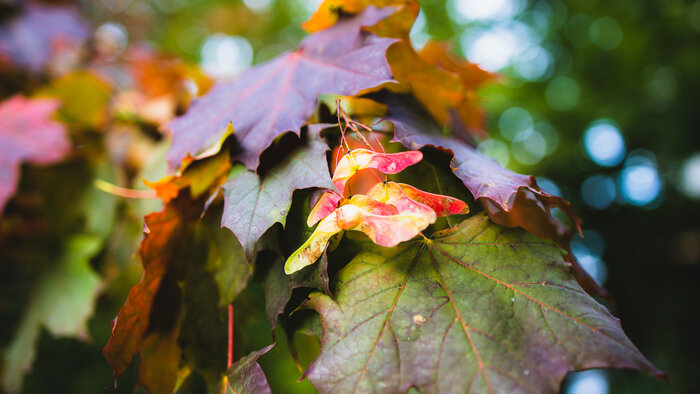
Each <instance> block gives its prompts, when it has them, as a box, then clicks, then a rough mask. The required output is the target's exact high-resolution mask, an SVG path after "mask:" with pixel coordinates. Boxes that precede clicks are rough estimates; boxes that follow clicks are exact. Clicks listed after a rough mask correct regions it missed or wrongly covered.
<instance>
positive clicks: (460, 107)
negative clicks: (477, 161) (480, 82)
mask: <svg viewBox="0 0 700 394" xmlns="http://www.w3.org/2000/svg"><path fill="white" fill-rule="evenodd" d="M387 59H388V60H389V64H390V65H391V70H392V72H393V73H394V78H395V79H396V80H397V81H399V82H400V83H401V84H402V85H405V86H407V87H408V88H409V90H410V92H411V93H412V94H413V95H414V96H415V97H416V99H417V100H418V101H420V103H421V104H422V105H423V106H424V107H425V108H426V109H427V110H428V112H429V113H430V114H431V115H432V117H433V118H434V119H436V120H437V122H438V123H439V124H441V125H448V124H450V123H451V122H452V121H453V120H454V119H458V120H459V121H460V122H461V123H462V124H463V125H464V126H465V127H466V128H467V129H468V130H469V131H470V133H471V134H474V135H477V136H479V137H484V136H485V132H484V130H483V127H484V125H483V120H484V119H483V118H484V117H483V113H482V111H481V108H480V107H479V106H478V101H477V97H476V94H475V92H474V87H473V86H469V85H466V84H465V83H464V82H463V79H462V78H461V77H460V75H458V74H456V73H454V72H452V71H449V70H447V69H444V68H442V67H439V66H437V65H435V64H432V63H429V62H428V61H426V59H424V58H422V57H421V56H419V55H418V54H417V53H416V52H415V51H414V50H413V48H412V47H411V45H410V44H409V43H407V42H401V43H399V44H397V45H394V46H392V47H391V48H389V50H388V51H387ZM428 59H430V58H428ZM394 90H396V91H400V89H396V88H394Z"/></svg>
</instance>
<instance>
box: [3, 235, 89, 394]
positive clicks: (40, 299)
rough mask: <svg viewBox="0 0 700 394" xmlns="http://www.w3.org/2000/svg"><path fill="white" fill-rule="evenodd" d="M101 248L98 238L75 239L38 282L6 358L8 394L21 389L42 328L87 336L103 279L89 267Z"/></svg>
mask: <svg viewBox="0 0 700 394" xmlns="http://www.w3.org/2000/svg"><path fill="white" fill-rule="evenodd" d="M100 247H101V240H100V238H99V237H96V236H88V235H77V236H74V237H72V238H71V239H70V240H69V241H68V242H67V245H66V250H65V252H64V254H63V256H62V257H61V258H60V260H59V261H58V262H57V265H56V266H55V268H54V269H53V270H51V271H48V272H46V274H45V275H44V277H43V279H42V280H41V281H40V282H39V284H38V286H37V287H36V290H35V291H34V293H33V297H32V299H31V301H30V303H29V306H28V307H27V310H26V312H25V315H24V317H23V319H22V321H21V322H20V324H19V327H18V329H17V334H16V336H15V338H14V339H13V341H12V343H11V344H10V346H9V348H8V349H7V350H6V351H5V354H4V357H3V362H4V364H5V369H4V371H3V372H4V373H3V378H2V387H3V389H4V390H6V391H7V392H10V393H14V392H18V391H19V390H20V387H21V384H22V377H23V375H24V374H25V373H26V372H27V371H28V370H29V369H30V368H31V365H32V363H33V362H34V357H35V350H36V349H35V346H36V341H37V339H38V338H39V332H40V329H41V328H42V327H44V328H46V329H47V330H48V331H49V332H50V333H51V334H53V335H55V336H76V337H79V338H86V337H87V328H86V323H87V319H88V317H90V315H91V314H92V311H93V305H94V303H95V299H96V297H97V293H98V291H99V289H100V277H99V275H97V274H96V273H95V272H94V271H93V270H92V268H91V267H90V258H91V257H92V256H94V255H95V253H97V252H98V251H99V249H100Z"/></svg>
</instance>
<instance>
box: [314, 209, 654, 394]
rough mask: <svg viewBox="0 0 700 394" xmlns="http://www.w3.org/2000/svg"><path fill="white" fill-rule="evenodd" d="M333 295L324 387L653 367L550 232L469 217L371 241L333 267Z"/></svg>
mask: <svg viewBox="0 0 700 394" xmlns="http://www.w3.org/2000/svg"><path fill="white" fill-rule="evenodd" d="M338 275H339V285H338V289H337V291H336V299H337V302H336V301H334V300H332V299H331V298H330V297H328V296H325V295H322V294H320V293H315V294H313V295H312V296H311V301H310V305H311V306H313V307H314V308H315V309H316V310H317V311H318V312H319V313H320V314H321V323H322V325H323V337H322V350H321V354H320V356H319V357H318V358H317V359H316V360H315V361H314V362H313V363H312V365H311V366H310V367H309V369H308V370H307V376H308V377H309V379H310V380H311V382H312V383H313V384H314V385H315V386H316V387H317V388H318V389H319V391H320V392H322V393H330V392H373V391H375V392H387V393H398V392H406V391H407V390H408V389H409V388H411V387H414V388H417V389H418V390H419V391H420V392H424V393H433V392H475V393H481V392H509V393H517V392H537V393H540V392H558V390H559V385H560V382H561V380H562V379H563V377H564V376H565V374H566V373H567V372H568V371H571V370H578V369H587V368H602V367H619V368H633V369H638V370H641V371H645V372H648V373H652V374H657V375H658V374H659V371H658V370H657V369H656V368H655V367H654V366H653V365H651V364H650V363H649V362H648V361H647V360H646V359H645V358H644V357H643V356H642V355H641V354H640V353H639V351H638V350H637V349H636V348H635V347H634V345H632V343H631V342H630V341H629V339H627V337H626V336H625V334H624V333H623V331H622V328H621V327H620V324H619V321H618V320H617V319H615V318H614V317H613V316H612V315H611V314H610V313H609V312H608V311H607V309H605V308H604V307H603V306H601V305H600V304H598V303H597V302H596V301H595V300H594V299H592V298H591V297H590V296H588V295H587V294H586V293H585V292H584V291H583V290H582V289H581V288H580V287H579V285H578V284H577V283H576V281H575V280H573V278H572V275H571V266H570V265H569V264H568V263H566V262H565V261H564V260H563V259H562V251H561V250H560V249H559V248H557V247H556V246H554V245H553V244H551V243H548V242H543V241H542V240H540V239H538V238H536V237H534V236H532V235H529V234H527V233H525V232H524V231H522V230H518V229H515V230H507V229H504V228H502V227H500V226H498V225H495V224H493V223H492V222H490V221H489V220H488V218H487V217H486V216H485V215H477V216H475V217H472V218H470V219H467V220H466V221H464V222H463V223H461V224H460V225H458V226H456V227H454V228H453V229H452V230H449V231H446V232H444V233H441V234H436V236H435V237H434V238H433V239H432V240H417V241H413V242H410V243H405V244H403V245H400V246H398V247H396V248H392V249H386V248H381V247H377V246H374V245H371V244H367V245H364V247H363V249H362V251H361V252H360V253H359V254H358V255H357V256H355V258H354V259H353V260H352V261H351V262H350V263H349V264H348V265H347V266H345V267H344V268H343V269H342V270H341V271H340V272H339V274H338Z"/></svg>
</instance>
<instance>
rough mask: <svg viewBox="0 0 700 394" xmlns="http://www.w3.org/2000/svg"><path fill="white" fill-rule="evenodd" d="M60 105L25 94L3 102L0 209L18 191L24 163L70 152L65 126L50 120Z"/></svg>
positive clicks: (41, 161)
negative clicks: (21, 168)
mask: <svg viewBox="0 0 700 394" xmlns="http://www.w3.org/2000/svg"><path fill="white" fill-rule="evenodd" d="M59 105H60V102H59V101H57V100H53V99H26V98H24V97H22V96H14V97H12V98H10V99H8V100H5V101H4V102H2V103H0V212H2V208H3V207H4V206H5V202H6V201H7V199H8V198H9V197H10V196H12V194H14V192H15V188H16V187H17V178H18V172H19V166H20V163H21V162H30V163H34V164H50V163H54V162H56V161H58V160H60V159H62V158H63V157H64V156H65V155H66V153H67V152H68V151H69V149H70V140H69V139H68V137H67V135H66V130H65V127H64V126H63V125H62V124H61V123H59V122H56V121H55V120H52V119H51V117H52V115H53V114H54V112H56V109H57V108H58V107H59Z"/></svg>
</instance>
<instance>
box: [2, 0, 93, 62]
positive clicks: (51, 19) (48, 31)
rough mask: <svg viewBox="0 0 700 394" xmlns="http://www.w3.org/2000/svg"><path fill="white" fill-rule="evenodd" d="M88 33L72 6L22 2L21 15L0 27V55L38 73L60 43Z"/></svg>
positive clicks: (76, 41)
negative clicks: (23, 4) (22, 9)
mask: <svg viewBox="0 0 700 394" xmlns="http://www.w3.org/2000/svg"><path fill="white" fill-rule="evenodd" d="M89 34H90V30H89V28H88V27H87V25H86V24H85V22H84V21H83V20H82V18H80V16H79V15H78V13H77V12H76V10H75V7H72V6H57V5H46V4H43V3H39V2H33V1H31V2H26V4H25V6H24V11H23V12H22V13H21V15H19V16H18V17H16V18H15V19H13V20H11V21H10V22H8V23H6V24H4V25H2V26H0V54H5V55H7V56H8V57H9V58H10V59H12V61H13V62H14V63H15V64H16V65H18V66H21V67H27V68H29V70H31V71H32V72H38V71H41V70H42V69H43V68H44V66H45V65H46V63H47V62H48V61H49V60H50V59H51V58H52V57H53V56H54V55H56V53H55V49H56V48H58V47H60V46H61V45H60V44H69V45H80V44H81V43H82V42H84V41H86V40H87V38H88V36H89Z"/></svg>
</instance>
